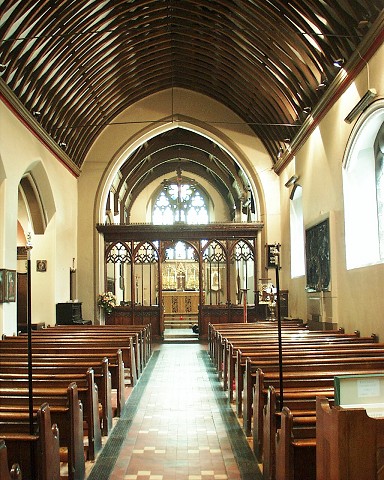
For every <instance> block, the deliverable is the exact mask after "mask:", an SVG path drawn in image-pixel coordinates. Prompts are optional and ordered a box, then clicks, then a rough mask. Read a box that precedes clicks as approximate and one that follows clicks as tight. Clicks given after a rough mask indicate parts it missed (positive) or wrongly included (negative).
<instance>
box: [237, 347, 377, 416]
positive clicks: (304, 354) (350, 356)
mask: <svg viewBox="0 0 384 480" xmlns="http://www.w3.org/2000/svg"><path fill="white" fill-rule="evenodd" d="M329 342H331V343H333V342H332V340H331V339H330V340H329ZM315 343H317V339H316V340H314V341H313V342H312V341H311V340H308V341H307V342H304V343H301V344H300V345H301V348H299V347H298V346H296V345H287V344H286V345H284V347H283V358H284V364H285V365H287V366H289V365H294V364H295V363H297V364H302V368H305V369H307V370H308V369H311V365H312V363H313V362H314V360H315V359H317V358H318V360H317V363H327V362H331V361H333V362H334V363H338V362H345V363H348V362H349V363H358V362H359V359H361V363H364V362H367V363H370V362H371V363H372V362H374V361H380V360H384V353H383V352H384V348H381V349H372V350H368V349H366V350H365V353H364V355H363V354H358V353H356V354H355V353H354V352H353V348H349V347H346V348H345V349H344V352H343V348H342V346H341V342H336V343H338V344H340V348H339V349H332V348H331V347H329V348H328V345H325V343H324V344H323V345H324V348H323V353H320V352H321V350H320V349H319V348H316V347H314V345H315ZM326 343H328V342H326ZM348 343H349V342H348ZM352 343H353V342H352ZM312 345H313V348H312ZM274 350H275V351H272V352H270V353H269V354H268V353H267V352H266V351H263V350H260V351H258V352H256V353H253V354H252V355H251V354H250V353H249V352H248V353H247V354H246V355H243V354H242V351H241V350H238V351H237V360H236V370H235V381H236V384H235V385H236V411H237V414H238V416H241V415H242V413H243V412H242V409H243V391H244V390H245V391H246V395H249V393H250V392H252V388H253V385H254V375H253V372H256V370H257V368H263V369H264V370H266V369H271V368H272V369H273V368H274V367H276V364H278V352H277V346H275V349H274ZM337 350H339V351H337ZM358 351H359V350H358V349H357V350H356V352H358ZM250 355H251V356H250ZM248 359H249V361H248ZM342 359H344V360H342ZM247 368H248V370H247ZM247 402H248V403H246V402H245V404H246V407H247V408H248V410H249V411H250V408H249V407H250V401H249V399H248V400H247Z"/></svg>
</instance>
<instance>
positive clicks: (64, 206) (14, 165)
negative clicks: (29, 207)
mask: <svg viewBox="0 0 384 480" xmlns="http://www.w3.org/2000/svg"><path fill="white" fill-rule="evenodd" d="M0 118H1V128H0V163H1V166H0V172H1V173H2V176H1V178H0V205H1V208H0V212H1V213H0V223H1V227H0V231H1V235H0V255H1V258H0V267H1V268H7V269H13V270H16V268H17V250H16V245H17V219H18V186H19V182H20V180H21V178H22V176H23V174H24V173H25V172H26V171H27V170H29V169H30V168H31V166H33V165H35V164H36V162H41V164H42V166H43V168H44V171H45V173H46V175H47V178H48V185H47V184H46V183H45V182H44V184H43V185H40V187H41V188H42V189H43V188H50V189H51V190H52V192H53V199H54V204H55V208H56V213H55V214H54V215H53V217H52V218H51V220H50V222H49V224H48V225H47V228H46V231H45V233H44V234H43V235H34V234H33V232H32V245H33V248H32V251H31V266H32V277H31V278H32V296H31V298H32V312H31V317H32V322H33V323H37V322H45V323H46V324H47V325H48V324H52V325H54V324H55V321H56V311H55V305H56V303H57V302H63V301H67V300H69V268H70V267H71V266H72V258H76V257H77V242H76V239H77V179H76V178H75V177H74V175H73V174H72V173H70V172H69V170H68V169H67V168H66V167H65V166H64V165H63V164H61V163H60V162H59V161H58V159H57V158H56V157H54V156H53V154H52V153H51V152H50V151H49V150H48V149H47V148H46V147H45V146H44V145H43V144H42V143H41V141H40V140H39V139H38V138H36V137H35V136H34V135H33V134H32V133H31V132H30V131H29V130H28V129H27V128H26V127H25V126H24V124H22V123H21V122H20V120H19V119H18V118H17V117H16V116H15V114H14V113H13V112H11V111H10V110H9V109H8V107H7V106H6V105H5V104H3V103H0ZM25 233H28V232H25ZM38 259H44V260H47V265H48V268H47V271H46V272H44V273H41V272H36V260H38ZM16 314H17V310H16V303H15V302H13V303H3V304H0V330H1V331H2V333H5V334H8V335H10V334H13V333H15V332H16V326H17V318H16Z"/></svg>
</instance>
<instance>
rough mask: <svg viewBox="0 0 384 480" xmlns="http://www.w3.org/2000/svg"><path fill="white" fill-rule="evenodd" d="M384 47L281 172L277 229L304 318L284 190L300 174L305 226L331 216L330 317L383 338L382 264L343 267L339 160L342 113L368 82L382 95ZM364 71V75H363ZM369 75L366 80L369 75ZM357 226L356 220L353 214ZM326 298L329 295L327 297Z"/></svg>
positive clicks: (287, 281)
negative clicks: (293, 269) (293, 272)
mask: <svg viewBox="0 0 384 480" xmlns="http://www.w3.org/2000/svg"><path fill="white" fill-rule="evenodd" d="M383 65H384V48H383V47H382V48H381V49H380V50H379V51H378V52H376V54H375V55H374V57H373V58H372V59H371V60H370V62H369V67H366V68H364V70H363V71H362V72H361V73H360V75H359V76H358V78H357V79H356V81H355V82H353V84H352V85H350V87H349V88H348V90H347V92H346V93H345V94H344V95H343V96H342V97H341V98H340V99H339V100H338V101H337V102H336V103H335V105H334V106H333V107H332V108H331V110H330V111H329V112H328V113H327V115H326V116H325V117H324V119H323V120H322V121H321V123H320V125H319V126H318V127H317V128H316V129H315V131H314V132H313V134H312V135H311V137H310V138H309V139H308V141H307V142H306V143H305V145H304V146H303V147H302V148H301V150H300V151H299V152H298V153H297V154H296V157H295V161H294V162H292V163H291V164H290V165H289V166H288V167H287V168H286V169H285V170H284V172H282V174H281V177H280V189H281V216H282V222H281V231H282V243H283V255H282V262H283V264H282V266H283V268H282V277H283V283H284V285H286V286H287V288H288V289H289V301H290V314H291V315H292V316H298V317H300V318H304V319H306V318H307V302H306V299H307V294H306V292H305V277H301V278H296V279H291V278H290V256H289V252H290V236H289V194H290V192H291V189H287V188H285V187H284V183H285V182H286V181H287V180H288V178H289V177H290V176H291V175H292V174H293V173H296V175H299V176H300V178H299V180H298V183H299V184H300V185H301V186H302V187H303V214H304V224H305V225H304V226H305V228H307V227H310V226H312V225H314V224H316V223H318V222H319V221H321V220H322V219H323V218H325V217H327V216H329V218H330V241H331V282H332V286H331V293H330V294H329V297H331V298H332V306H333V308H332V315H333V321H334V322H337V323H338V326H339V327H344V328H345V330H346V331H347V332H353V331H354V330H360V332H361V334H362V335H370V334H371V333H377V334H379V335H380V337H381V340H383V339H384V322H383V318H384V317H383V315H384V314H383V312H384V295H383V292H384V290H383V285H384V265H383V264H380V265H375V266H370V267H364V268H359V269H354V270H347V269H346V260H345V237H344V206H343V184H342V162H343V157H344V153H345V148H346V145H347V142H348V139H349V136H350V134H351V132H352V129H353V126H354V123H355V122H353V123H352V124H347V123H346V122H344V118H345V117H346V116H347V114H348V113H349V112H350V110H351V109H352V107H353V106H354V105H355V104H356V103H357V102H358V101H359V99H360V98H361V96H362V95H363V94H364V93H365V92H366V90H367V89H368V88H372V87H373V88H375V89H376V90H377V92H378V95H379V96H380V97H383V96H384V73H383ZM368 72H369V75H368ZM368 78H369V81H368ZM356 228H359V220H358V219H356ZM327 301H328V300H327Z"/></svg>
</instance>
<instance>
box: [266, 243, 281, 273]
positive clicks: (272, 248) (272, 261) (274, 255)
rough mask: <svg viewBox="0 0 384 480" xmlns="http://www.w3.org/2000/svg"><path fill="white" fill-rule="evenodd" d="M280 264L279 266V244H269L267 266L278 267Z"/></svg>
mask: <svg viewBox="0 0 384 480" xmlns="http://www.w3.org/2000/svg"><path fill="white" fill-rule="evenodd" d="M276 260H277V262H276ZM278 266H279V245H276V244H274V245H267V267H268V268H276V267H278Z"/></svg>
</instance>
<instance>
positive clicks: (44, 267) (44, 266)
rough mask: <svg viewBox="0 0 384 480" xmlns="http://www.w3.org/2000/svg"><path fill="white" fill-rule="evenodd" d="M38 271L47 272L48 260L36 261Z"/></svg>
mask: <svg viewBox="0 0 384 480" xmlns="http://www.w3.org/2000/svg"><path fill="white" fill-rule="evenodd" d="M36 271H37V272H46V271H47V260H36Z"/></svg>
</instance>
